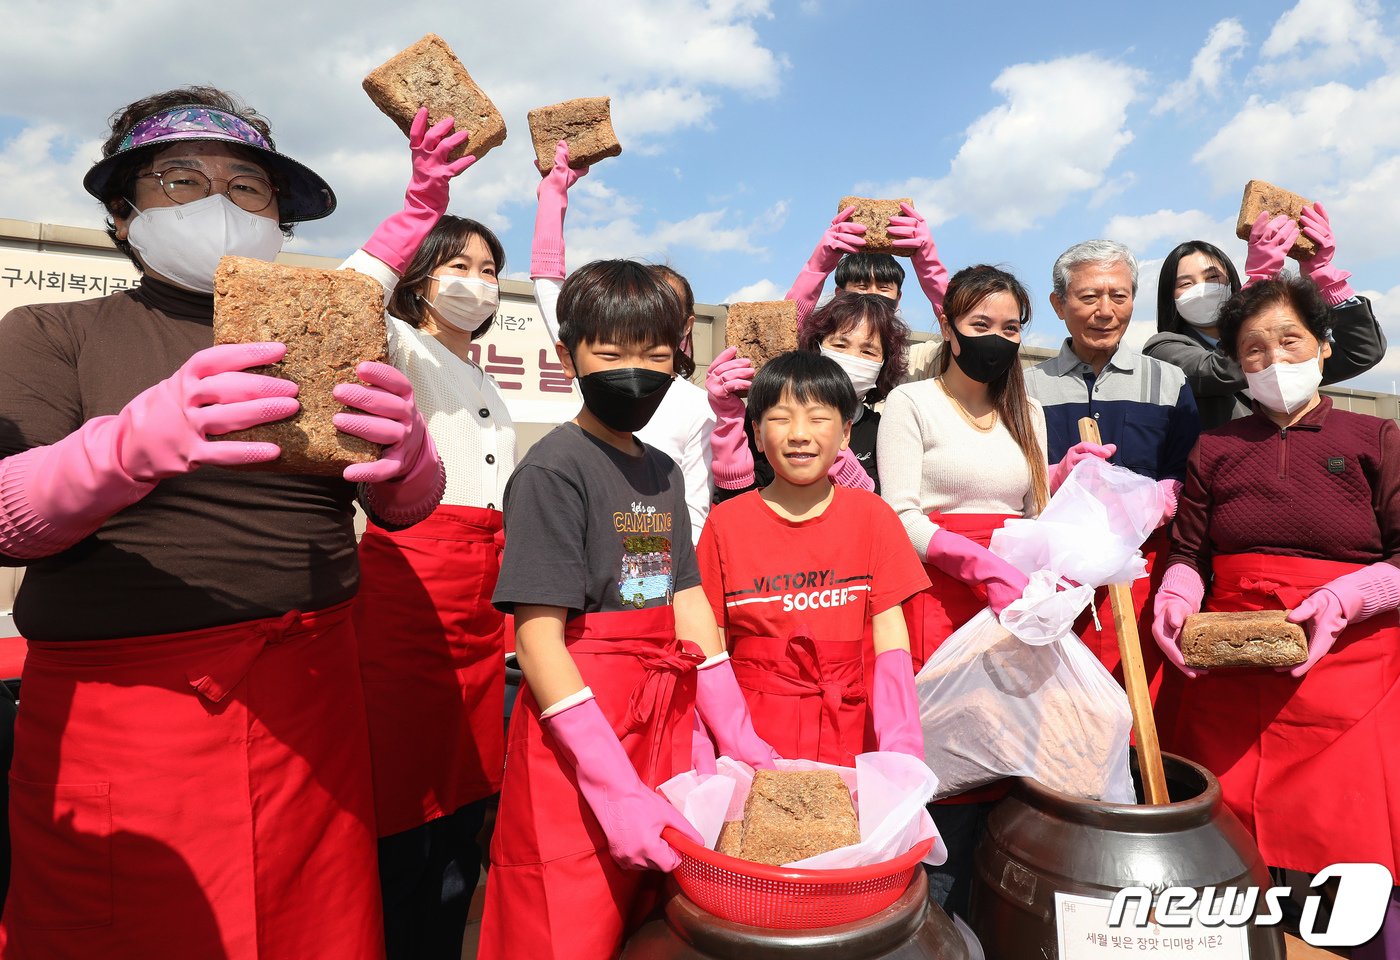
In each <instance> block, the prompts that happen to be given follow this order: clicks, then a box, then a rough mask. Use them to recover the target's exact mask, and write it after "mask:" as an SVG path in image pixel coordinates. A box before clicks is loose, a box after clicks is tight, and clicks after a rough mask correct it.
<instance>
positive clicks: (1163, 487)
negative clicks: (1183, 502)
mask: <svg viewBox="0 0 1400 960" xmlns="http://www.w3.org/2000/svg"><path fill="white" fill-rule="evenodd" d="M1181 487H1182V483H1181V481H1180V480H1171V479H1167V480H1158V481H1157V489H1158V490H1160V491H1162V519H1161V520H1160V521H1159V522H1158V523H1157V526H1159V527H1164V526H1166V525H1167V524H1169V523H1171V521H1172V517H1175V516H1176V505H1177V501H1178V500H1180V499H1181Z"/></svg>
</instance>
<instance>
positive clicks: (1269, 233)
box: [1244, 210, 1298, 287]
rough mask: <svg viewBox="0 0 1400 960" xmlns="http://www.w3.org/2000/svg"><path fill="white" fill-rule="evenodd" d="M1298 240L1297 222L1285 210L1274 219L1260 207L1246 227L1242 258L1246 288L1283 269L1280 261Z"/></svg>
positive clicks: (1267, 278)
mask: <svg viewBox="0 0 1400 960" xmlns="http://www.w3.org/2000/svg"><path fill="white" fill-rule="evenodd" d="M1297 240H1298V224H1297V223H1295V222H1294V221H1293V219H1292V218H1291V217H1289V216H1288V215H1287V214H1286V213H1280V214H1279V215H1278V216H1276V217H1274V218H1273V219H1270V218H1269V211H1267V210H1261V211H1260V212H1259V219H1257V220H1255V221H1254V226H1253V227H1251V228H1250V230H1249V252H1248V253H1246V254H1245V257H1244V272H1245V273H1246V274H1247V279H1246V280H1245V282H1244V285H1245V286H1246V287H1247V286H1249V285H1250V284H1251V283H1254V282H1255V281H1258V280H1272V279H1274V278H1275V277H1277V276H1278V274H1279V271H1280V270H1282V269H1283V260H1284V258H1285V257H1287V256H1288V251H1289V250H1292V249H1293V244H1294V243H1296V242H1297Z"/></svg>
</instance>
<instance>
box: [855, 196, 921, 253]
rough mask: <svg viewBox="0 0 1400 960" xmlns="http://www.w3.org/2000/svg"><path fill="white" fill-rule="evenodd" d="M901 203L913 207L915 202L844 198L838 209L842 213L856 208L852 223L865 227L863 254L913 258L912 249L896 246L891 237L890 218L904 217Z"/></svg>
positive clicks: (902, 198)
mask: <svg viewBox="0 0 1400 960" xmlns="http://www.w3.org/2000/svg"><path fill="white" fill-rule="evenodd" d="M901 203H907V204H909V205H910V206H911V207H912V206H913V205H914V201H913V200H910V199H909V198H908V197H900V198H898V199H896V200H872V199H870V198H869V197H842V198H841V204H840V206H838V207H837V208H836V212H837V213H840V212H841V211H842V210H845V209H846V208H847V207H855V208H856V210H855V213H853V214H851V222H852V223H861V224H864V225H865V247H864V249H862V250H861V253H889V254H893V255H894V256H896V257H912V256H913V255H914V251H913V249H912V248H910V247H896V246H894V239H895V238H893V237H891V236H890V235H889V232H888V231H889V226H890V217H898V216H903V213H902V211H901V210H900V209H899V205H900V204H901Z"/></svg>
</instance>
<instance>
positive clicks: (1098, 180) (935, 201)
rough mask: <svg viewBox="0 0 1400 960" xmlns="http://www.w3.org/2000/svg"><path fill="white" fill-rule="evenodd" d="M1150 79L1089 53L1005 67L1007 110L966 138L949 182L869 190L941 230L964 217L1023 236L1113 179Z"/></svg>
mask: <svg viewBox="0 0 1400 960" xmlns="http://www.w3.org/2000/svg"><path fill="white" fill-rule="evenodd" d="M1145 80H1146V75H1145V74H1144V73H1143V72H1142V71H1140V70H1137V69H1134V68H1132V67H1128V66H1125V65H1123V64H1121V63H1117V62H1114V61H1112V60H1105V59H1102V58H1099V57H1094V56H1090V55H1087V54H1086V55H1080V56H1073V57H1064V58H1061V59H1058V60H1051V61H1048V62H1045V63H1020V64H1016V65H1014V66H1011V67H1008V68H1006V69H1005V70H1003V71H1002V72H1001V74H1000V76H998V77H997V79H996V80H995V81H994V82H993V83H992V89H993V90H995V91H996V92H998V93H1000V94H1001V95H1002V96H1003V97H1005V98H1006V103H1004V104H1003V105H1001V106H999V107H996V108H995V109H993V110H990V111H988V112H987V113H985V114H983V115H982V116H981V117H979V118H978V119H977V120H975V121H974V122H973V123H972V125H971V126H969V127H968V129H967V131H966V135H965V138H964V140H963V144H962V146H961V148H959V150H958V153H957V155H956V156H955V157H954V158H953V161H952V163H951V164H950V166H949V170H948V173H947V175H946V176H944V177H941V178H939V179H929V178H926V177H911V178H909V179H906V180H904V181H901V182H895V183H888V184H884V185H876V186H873V187H872V186H870V185H860V186H858V187H857V189H865V188H869V189H872V190H874V191H876V192H877V194H878V195H883V196H911V197H913V198H914V200H915V204H916V206H918V207H919V209H920V210H921V211H922V212H923V214H924V216H925V217H927V218H928V220H929V222H930V223H932V224H935V225H936V224H940V223H943V222H945V221H947V220H949V219H952V218H953V217H956V216H965V217H970V218H972V219H974V220H975V221H976V222H977V223H978V225H979V226H981V227H983V228H984V229H992V230H1002V231H1006V232H1008V233H1021V232H1023V231H1025V230H1028V229H1030V228H1032V227H1034V226H1036V224H1037V223H1038V221H1040V220H1041V219H1043V218H1045V217H1048V216H1050V215H1052V214H1054V213H1056V212H1057V211H1059V210H1060V209H1061V208H1063V207H1064V206H1065V205H1066V204H1067V203H1069V202H1070V200H1071V199H1073V198H1074V197H1076V196H1080V195H1082V194H1086V193H1092V192H1093V191H1095V190H1097V189H1099V188H1100V187H1101V186H1102V185H1103V184H1104V182H1105V180H1106V179H1107V178H1108V171H1109V168H1110V166H1111V165H1112V163H1113V160H1114V158H1115V157H1117V156H1118V153H1119V152H1120V151H1121V150H1122V149H1123V148H1124V147H1126V146H1127V145H1128V144H1129V143H1131V142H1132V139H1133V135H1132V133H1131V132H1130V131H1129V130H1128V129H1127V110H1128V105H1129V104H1130V103H1132V102H1133V101H1134V100H1135V99H1136V98H1137V96H1138V90H1139V87H1140V86H1141V85H1142V84H1143V83H1144V82H1145Z"/></svg>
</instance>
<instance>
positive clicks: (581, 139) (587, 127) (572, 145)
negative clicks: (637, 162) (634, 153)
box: [529, 97, 622, 173]
mask: <svg viewBox="0 0 1400 960" xmlns="http://www.w3.org/2000/svg"><path fill="white" fill-rule="evenodd" d="M611 102H612V100H611V98H609V97H579V98H578V99H576V100H565V101H564V102H563V103H556V104H554V105H552V106H548V107H536V108H535V109H534V110H531V111H530V114H529V117H530V138H531V139H532V140H534V141H535V166H536V167H538V168H539V171H540V173H548V172H549V171H550V170H552V169H554V146H555V144H557V143H558V142H559V141H560V140H564V141H566V142H567V143H568V144H569V166H571V167H573V168H574V169H575V170H577V169H579V168H580V167H589V166H592V165H593V164H595V163H597V162H598V161H599V160H602V159H603V158H604V157H615V156H617V155H619V154H620V153H622V144H620V143H618V142H617V134H616V133H614V132H613V126H612V114H611V112H610V109H609V105H610V104H611Z"/></svg>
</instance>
